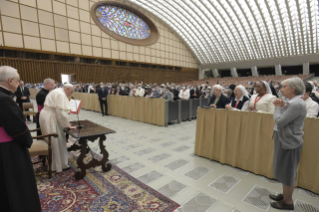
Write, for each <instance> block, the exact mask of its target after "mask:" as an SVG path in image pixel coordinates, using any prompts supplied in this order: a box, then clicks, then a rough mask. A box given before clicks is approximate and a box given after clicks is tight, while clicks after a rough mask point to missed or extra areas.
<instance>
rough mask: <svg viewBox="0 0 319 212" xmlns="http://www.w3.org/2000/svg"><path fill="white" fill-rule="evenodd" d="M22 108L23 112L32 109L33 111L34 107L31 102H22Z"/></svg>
mask: <svg viewBox="0 0 319 212" xmlns="http://www.w3.org/2000/svg"><path fill="white" fill-rule="evenodd" d="M22 108H23V111H25V110H26V109H29V110H30V109H32V110H33V111H34V105H33V103H32V102H24V103H22Z"/></svg>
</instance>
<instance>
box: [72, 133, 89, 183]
mask: <svg viewBox="0 0 319 212" xmlns="http://www.w3.org/2000/svg"><path fill="white" fill-rule="evenodd" d="M86 146H87V140H86V139H83V141H82V142H81V147H82V148H81V154H80V156H79V157H78V159H77V164H78V167H79V168H80V169H81V171H77V172H76V173H75V175H74V177H75V179H76V180H81V179H83V178H84V177H85V175H86V169H87V167H86V165H85V164H84V162H83V159H84V157H85V155H86V150H87V147H86Z"/></svg>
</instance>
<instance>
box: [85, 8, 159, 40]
mask: <svg viewBox="0 0 319 212" xmlns="http://www.w3.org/2000/svg"><path fill="white" fill-rule="evenodd" d="M91 13H92V18H93V20H94V21H95V23H96V24H97V25H98V26H99V27H100V28H101V29H102V30H103V31H104V32H106V33H107V34H109V35H110V36H112V37H114V38H116V39H118V40H120V41H123V42H126V43H130V44H133V45H151V44H154V43H156V41H157V40H158V37H159V35H158V30H157V28H156V27H155V25H154V23H153V22H152V21H151V20H150V19H149V18H147V17H146V16H145V15H144V14H143V13H141V12H139V11H137V10H135V9H133V8H129V7H128V6H126V5H123V4H119V3H117V2H99V3H96V4H95V5H93V7H92V9H91Z"/></svg>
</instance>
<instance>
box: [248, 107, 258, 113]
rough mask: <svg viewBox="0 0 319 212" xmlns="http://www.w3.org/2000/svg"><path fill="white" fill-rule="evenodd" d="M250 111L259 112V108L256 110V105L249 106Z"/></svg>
mask: <svg viewBox="0 0 319 212" xmlns="http://www.w3.org/2000/svg"><path fill="white" fill-rule="evenodd" d="M248 111H250V112H257V110H256V108H255V107H249V108H248Z"/></svg>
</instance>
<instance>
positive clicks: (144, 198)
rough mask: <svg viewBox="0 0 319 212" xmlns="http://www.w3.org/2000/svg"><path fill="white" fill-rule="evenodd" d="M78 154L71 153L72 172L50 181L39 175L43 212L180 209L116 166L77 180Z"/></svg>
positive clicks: (46, 177) (55, 175) (92, 171)
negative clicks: (75, 174)
mask: <svg viewBox="0 0 319 212" xmlns="http://www.w3.org/2000/svg"><path fill="white" fill-rule="evenodd" d="M78 155H79V152H73V153H69V163H70V164H71V167H72V169H70V170H68V171H63V172H62V173H58V174H54V176H53V178H52V179H50V180H49V179H48V176H47V175H42V176H37V184H38V191H39V195H40V201H41V205H42V211H46V212H49V211H50V212H53V211H59V212H60V211H66V212H71V211H79V212H80V211H81V212H82V211H92V212H93V211H94V212H95V211H96V212H103V211H110V212H111V211H114V212H115V211H121V212H133V211H134V212H141V211H154V212H159V211H167V212H168V211H173V210H175V209H176V208H178V207H179V205H178V204H177V203H175V202H174V201H172V200H171V199H169V198H167V197H165V196H163V195H162V194H160V193H158V192H157V191H156V190H154V189H152V188H150V187H149V186H147V185H145V184H143V183H142V182H140V181H139V180H137V179H135V178H134V177H132V176H130V175H129V174H127V173H126V172H124V171H122V170H121V169H120V168H118V167H117V166H115V165H114V164H112V169H111V171H109V172H106V173H104V172H103V171H101V168H100V167H97V168H95V169H93V168H91V169H89V170H87V175H86V177H85V178H84V179H83V180H79V181H75V180H74V173H75V172H76V170H77V168H76V167H77V164H76V159H77V157H78ZM94 157H96V158H98V157H99V156H98V155H94ZM33 160H36V159H33Z"/></svg>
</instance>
